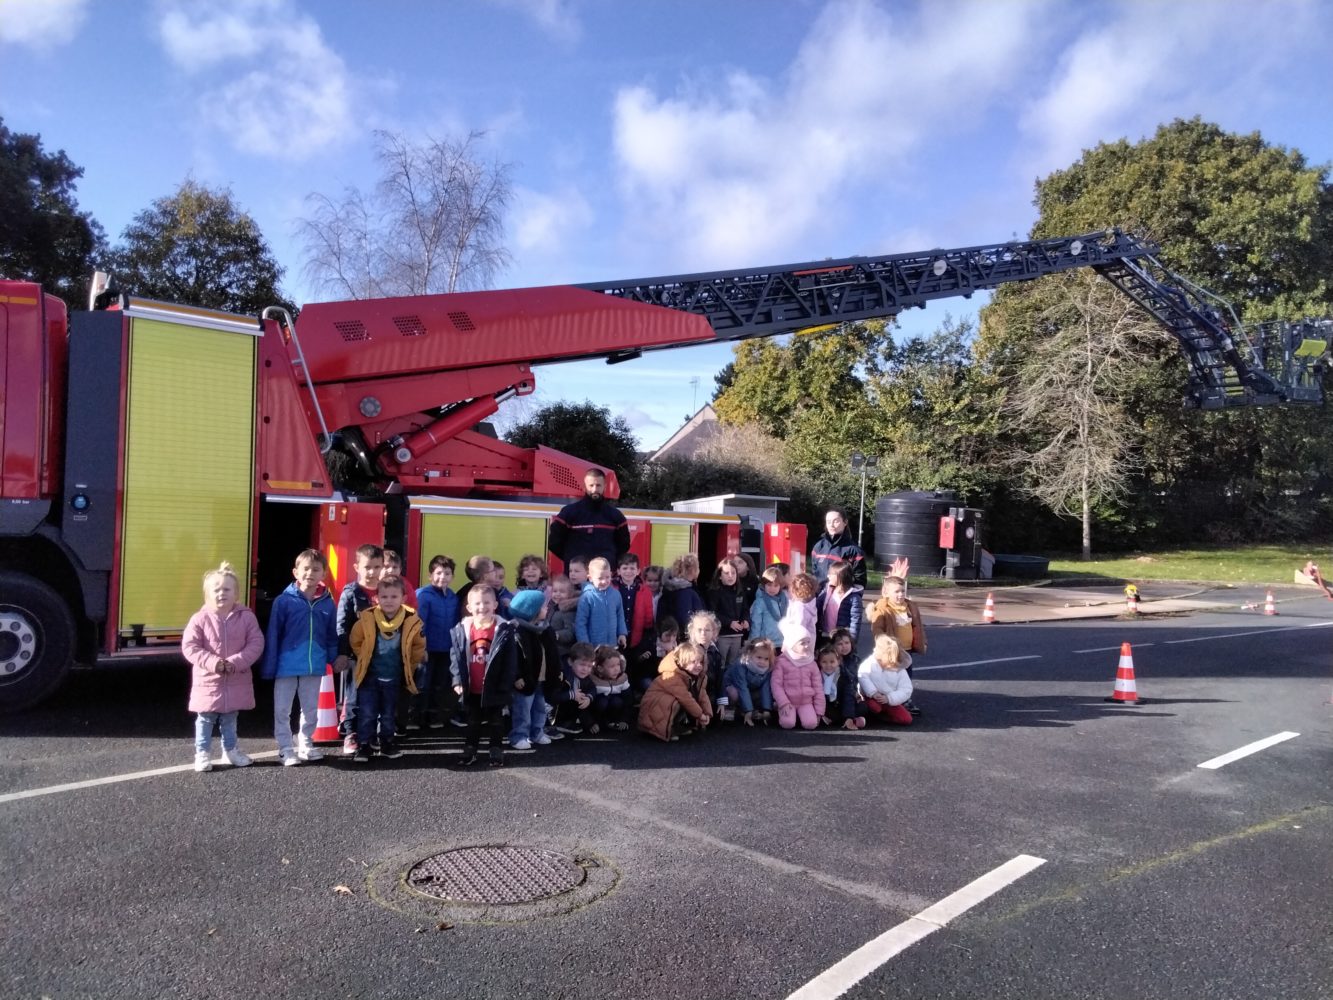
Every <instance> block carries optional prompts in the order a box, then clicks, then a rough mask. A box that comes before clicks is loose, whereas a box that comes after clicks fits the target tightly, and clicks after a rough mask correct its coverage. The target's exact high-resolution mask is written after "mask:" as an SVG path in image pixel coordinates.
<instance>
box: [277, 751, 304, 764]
mask: <svg viewBox="0 0 1333 1000" xmlns="http://www.w3.org/2000/svg"><path fill="white" fill-rule="evenodd" d="M278 757H279V758H281V760H282V766H283V767H295V766H296V765H297V764H299V763H301V758H300V756H298V755H297V753H296V751H295V750H283V751H281V752H279V754H278Z"/></svg>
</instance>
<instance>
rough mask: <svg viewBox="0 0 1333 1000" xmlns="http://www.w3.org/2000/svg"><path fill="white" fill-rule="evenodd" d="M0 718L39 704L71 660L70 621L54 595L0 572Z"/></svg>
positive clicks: (39, 583) (39, 585)
mask: <svg viewBox="0 0 1333 1000" xmlns="http://www.w3.org/2000/svg"><path fill="white" fill-rule="evenodd" d="M0 594H3V595H4V596H3V597H0V712H15V711H18V710H19V709H23V708H28V707H29V706H31V705H35V704H37V702H39V701H41V700H42V699H43V698H45V697H46V696H47V695H49V694H50V693H51V692H52V691H54V690H55V689H56V687H57V686H59V684H60V682H61V681H62V680H64V679H65V674H67V673H68V672H69V668H70V661H71V660H72V658H73V655H74V616H73V615H72V614H70V611H69V608H68V607H67V606H66V604H65V602H64V600H63V599H62V598H61V597H60V595H59V594H57V593H56V592H55V591H54V590H52V589H51V588H50V587H48V586H47V585H46V584H44V583H42V581H41V580H35V579H33V578H32V577H30V576H26V575H24V574H23V573H9V572H0Z"/></svg>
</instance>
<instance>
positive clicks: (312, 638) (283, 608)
mask: <svg viewBox="0 0 1333 1000" xmlns="http://www.w3.org/2000/svg"><path fill="white" fill-rule="evenodd" d="M326 573H328V564H327V563H325V562H324V557H323V556H322V555H321V554H320V553H319V551H318V550H316V549H305V550H303V551H302V552H301V553H300V554H299V555H298V556H297V557H296V565H295V566H293V567H292V577H293V578H294V580H293V582H292V583H291V584H289V585H288V587H287V589H286V590H284V591H283V592H282V593H281V594H279V595H278V597H277V599H276V600H275V601H274V602H273V609H272V611H270V612H269V617H268V634H267V636H266V637H265V639H264V667H263V670H262V671H261V673H260V676H262V677H263V678H264V680H271V681H273V682H274V684H273V737H274V739H275V740H276V741H277V744H278V757H279V759H280V760H281V761H282V765H283V767H292V766H294V765H296V764H300V763H301V762H302V761H313V760H323V759H324V755H323V754H322V753H320V752H319V751H318V750H316V749H315V745H314V742H313V737H314V735H315V726H316V724H317V722H318V721H319V715H318V713H319V683H320V678H321V677H323V676H324V673H325V668H326V667H327V666H328V664H330V663H332V664H334V669H335V670H344V669H346V667H345V666H344V662H343V657H342V654H340V653H339V652H338V649H339V644H338V626H337V621H336V619H337V608H336V606H335V605H334V603H333V598H332V597H331V596H329V592H328V590H327V589H325V587H324V576H325V574H326ZM378 582H379V581H378V580H376V583H378ZM349 647H350V639H349ZM348 686H349V688H350V689H351V690H355V687H354V686H352V685H351V684H349V685H348ZM294 699H295V700H299V701H300V703H301V729H300V734H299V736H298V737H297V739H296V741H295V743H296V745H295V746H293V745H292V743H293V740H292V702H293V700H294Z"/></svg>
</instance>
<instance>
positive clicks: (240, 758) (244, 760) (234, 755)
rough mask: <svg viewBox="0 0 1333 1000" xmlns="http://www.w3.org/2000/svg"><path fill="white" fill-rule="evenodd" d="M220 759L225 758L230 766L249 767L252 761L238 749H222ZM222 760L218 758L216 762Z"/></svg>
mask: <svg viewBox="0 0 1333 1000" xmlns="http://www.w3.org/2000/svg"><path fill="white" fill-rule="evenodd" d="M222 760H225V761H226V762H227V763H228V764H230V765H231V766H232V767H249V766H250V765H251V764H253V763H254V761H252V760H251V759H250V758H249V757H247V756H246V755H245V754H243V753H241V751H240V750H239V749H236V750H223V751H222ZM222 760H219V761H218V763H219V764H220V763H222Z"/></svg>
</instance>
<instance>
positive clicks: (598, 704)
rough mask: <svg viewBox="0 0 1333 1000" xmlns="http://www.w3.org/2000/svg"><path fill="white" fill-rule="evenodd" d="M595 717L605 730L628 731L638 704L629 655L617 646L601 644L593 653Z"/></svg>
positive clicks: (593, 703)
mask: <svg viewBox="0 0 1333 1000" xmlns="http://www.w3.org/2000/svg"><path fill="white" fill-rule="evenodd" d="M592 683H593V689H594V690H595V692H596V693H595V694H594V695H593V699H592V717H593V720H594V722H596V724H597V725H598V726H599V727H601V728H602V729H610V730H613V731H615V732H624V731H625V730H626V729H628V728H629V722H628V719H629V715H630V712H631V710H632V709H633V707H634V696H633V694H632V692H631V691H630V684H629V674H628V673H627V672H626V670H625V654H624V653H622V652H621V651H620V650H619V649H617V648H616V647H615V646H598V647H597V652H596V653H595V654H594V656H593V668H592Z"/></svg>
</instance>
